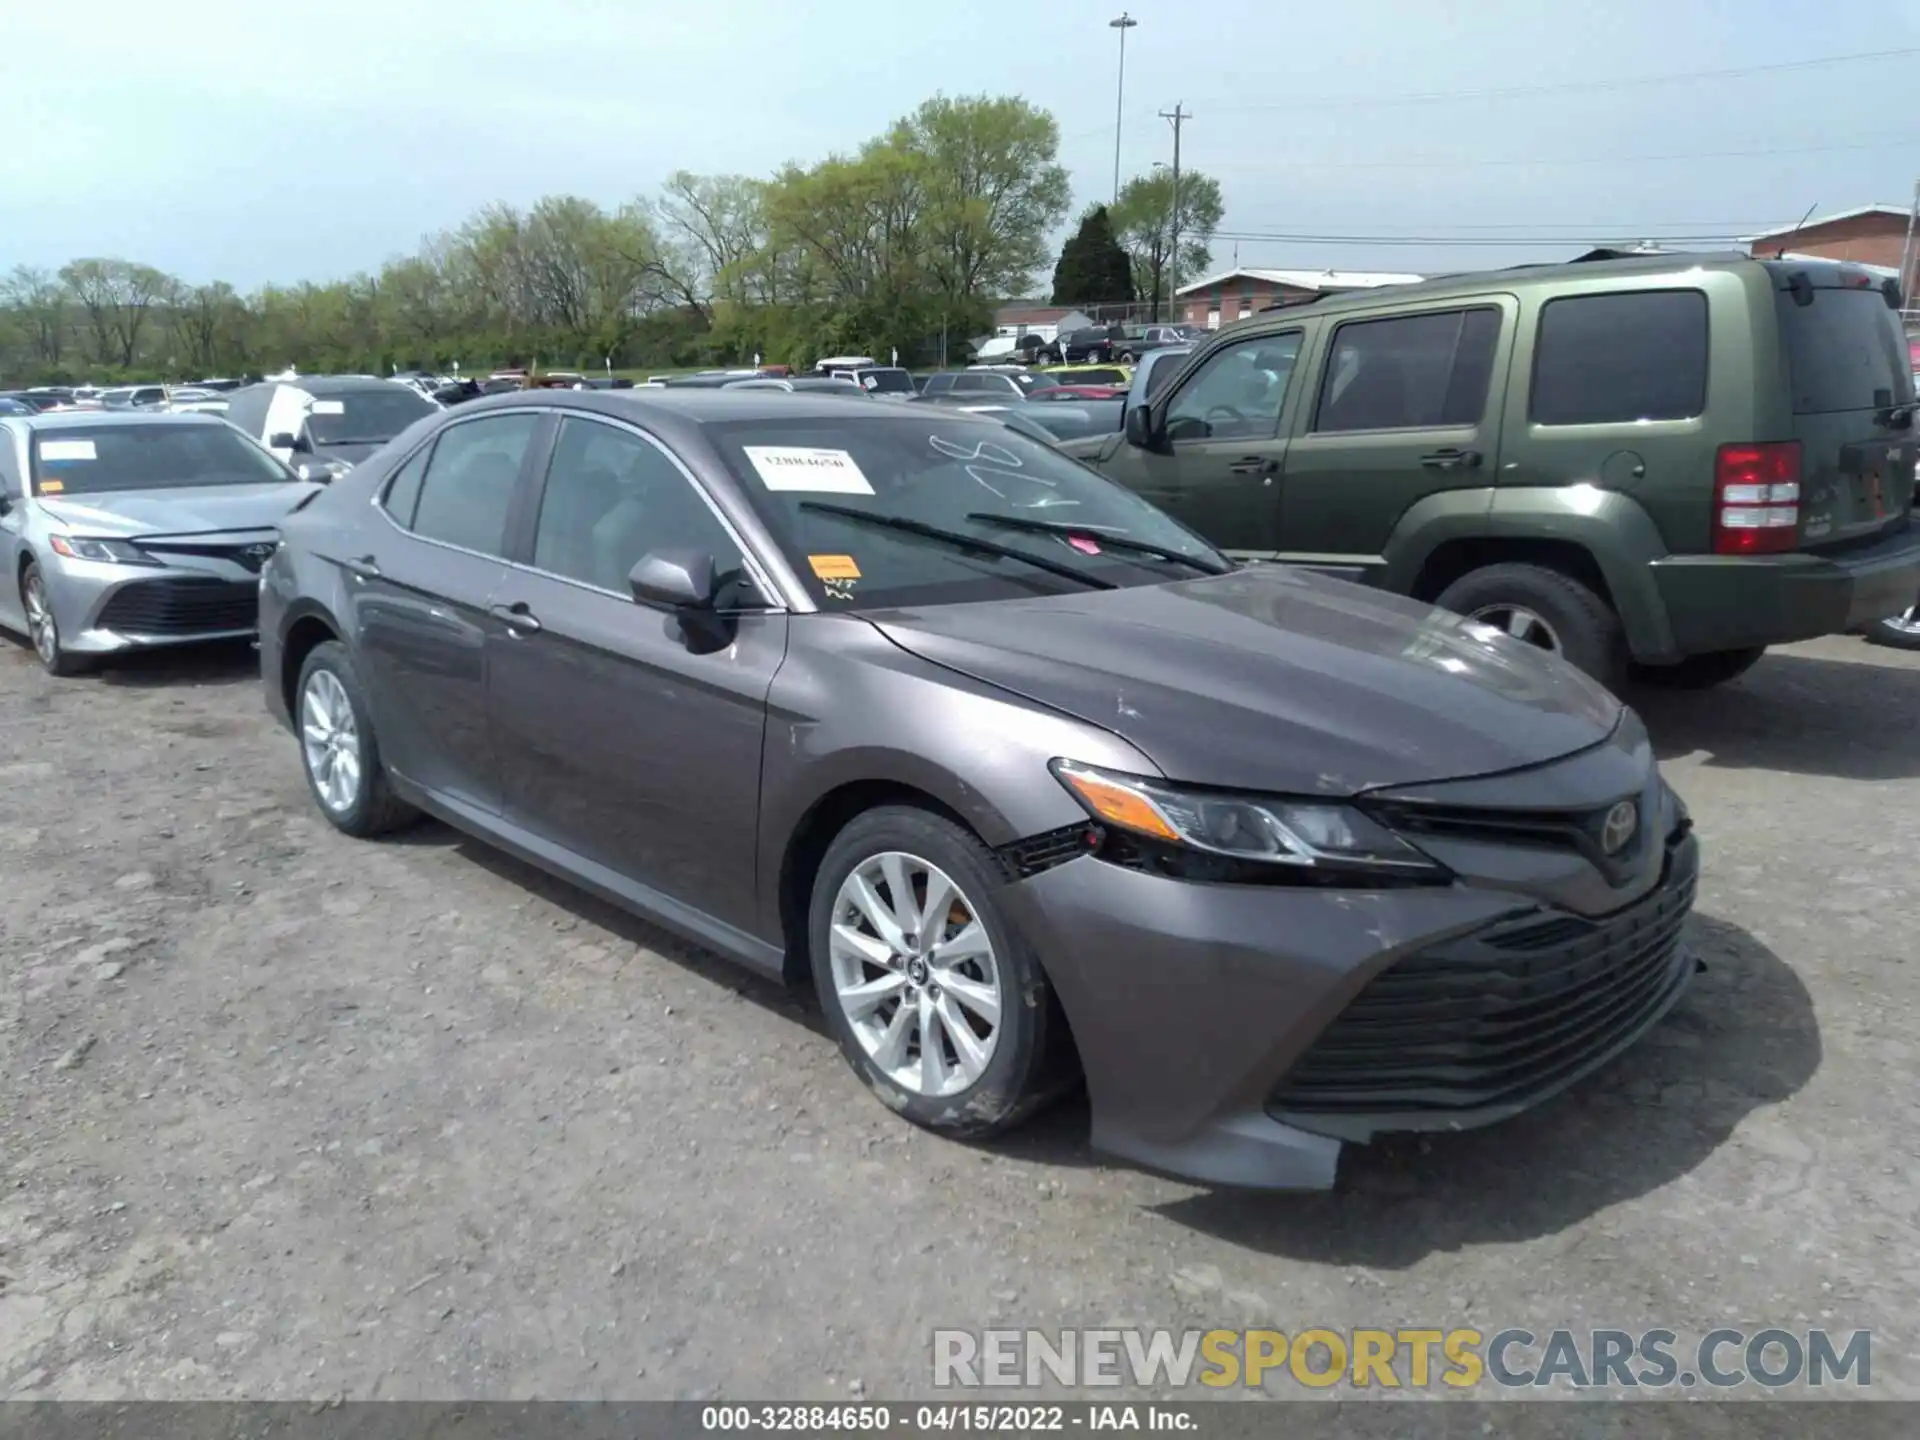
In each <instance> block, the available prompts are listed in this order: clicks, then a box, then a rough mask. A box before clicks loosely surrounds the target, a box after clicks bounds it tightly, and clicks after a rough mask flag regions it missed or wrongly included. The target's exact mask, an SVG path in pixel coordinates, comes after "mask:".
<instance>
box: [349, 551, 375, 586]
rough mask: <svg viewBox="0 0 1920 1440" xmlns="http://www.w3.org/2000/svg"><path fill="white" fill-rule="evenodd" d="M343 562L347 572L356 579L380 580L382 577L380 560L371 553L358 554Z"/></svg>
mask: <svg viewBox="0 0 1920 1440" xmlns="http://www.w3.org/2000/svg"><path fill="white" fill-rule="evenodd" d="M342 563H343V565H344V566H345V568H346V572H347V573H348V574H349V575H352V576H354V577H355V578H356V579H360V580H378V579H379V578H380V562H379V561H378V560H376V559H374V558H373V556H371V555H356V556H355V557H354V558H353V559H351V560H347V561H344V562H342Z"/></svg>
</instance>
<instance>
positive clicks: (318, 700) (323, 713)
mask: <svg viewBox="0 0 1920 1440" xmlns="http://www.w3.org/2000/svg"><path fill="white" fill-rule="evenodd" d="M300 749H301V752H302V753H303V754H304V756H305V757H306V762H307V774H308V775H310V776H311V777H312V778H313V788H314V791H315V792H316V793H317V794H318V795H319V797H320V803H321V804H323V805H325V806H326V807H327V809H328V810H330V811H332V812H333V813H334V814H336V815H339V814H343V813H344V812H346V811H348V810H351V809H352V808H353V805H354V802H355V801H356V800H358V799H359V798H360V728H359V726H358V725H356V724H355V723H354V719H353V704H352V702H351V701H350V700H348V698H347V687H346V686H344V685H342V684H341V683H340V677H339V676H337V675H335V674H334V673H333V672H332V671H331V670H315V671H314V672H313V673H312V674H311V675H309V676H308V677H307V686H306V690H305V692H304V693H303V694H302V695H301V697H300Z"/></svg>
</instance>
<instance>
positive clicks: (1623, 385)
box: [1528, 290, 1707, 425]
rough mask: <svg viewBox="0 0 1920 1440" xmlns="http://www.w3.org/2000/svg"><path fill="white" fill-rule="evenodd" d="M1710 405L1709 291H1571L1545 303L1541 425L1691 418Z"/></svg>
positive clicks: (1538, 395) (1536, 374)
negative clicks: (1560, 297)
mask: <svg viewBox="0 0 1920 1440" xmlns="http://www.w3.org/2000/svg"><path fill="white" fill-rule="evenodd" d="M1706 405H1707V297H1706V296H1705V295H1703V294H1702V293H1701V292H1700V291H1698V290H1647V291H1639V292H1633V293H1620V294H1612V295H1570V296H1568V297H1566V298H1565V299H1562V300H1549V301H1548V302H1547V303H1546V304H1545V305H1544V306H1542V307H1541V309H1540V333H1539V337H1538V338H1537V339H1536V340H1535V342H1534V349H1533V396H1532V399H1531V401H1530V402H1529V409H1528V413H1529V415H1530V416H1531V417H1532V420H1533V423H1534V424H1536V425H1607V424H1620V423H1623V422H1629V421H1634V420H1690V419H1692V418H1693V417H1694V416H1695V415H1698V414H1700V412H1701V411H1703V410H1704V409H1706Z"/></svg>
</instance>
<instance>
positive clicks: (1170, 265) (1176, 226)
mask: <svg viewBox="0 0 1920 1440" xmlns="http://www.w3.org/2000/svg"><path fill="white" fill-rule="evenodd" d="M1160 118H1161V119H1162V120H1165V121H1166V122H1168V123H1169V124H1170V125H1172V126H1173V203H1172V204H1170V205H1169V206H1168V207H1167V223H1168V225H1169V226H1170V227H1171V229H1172V230H1173V239H1172V242H1171V243H1170V244H1169V245H1168V247H1167V304H1168V306H1169V307H1171V306H1173V304H1174V303H1175V296H1174V292H1175V291H1176V290H1178V289H1179V287H1180V127H1181V125H1182V124H1184V123H1185V122H1186V121H1188V120H1191V119H1192V118H1193V116H1192V115H1190V114H1188V113H1187V111H1186V108H1185V102H1183V101H1175V102H1174V106H1173V109H1171V110H1162V111H1161V112H1160ZM1153 302H1154V303H1153V318H1154V319H1155V320H1158V319H1159V318H1160V297H1159V295H1158V294H1157V293H1156V294H1155V295H1154V297H1153Z"/></svg>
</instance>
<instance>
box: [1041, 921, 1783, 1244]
mask: <svg viewBox="0 0 1920 1440" xmlns="http://www.w3.org/2000/svg"><path fill="white" fill-rule="evenodd" d="M1689 936H1690V938H1691V940H1692V941H1693V944H1694V946H1695V948H1696V950H1697V952H1698V953H1699V955H1700V958H1701V959H1703V960H1704V961H1706V963H1707V967H1708V968H1707V970H1706V972H1705V973H1704V974H1699V975H1695V976H1694V978H1693V984H1692V985H1691V986H1690V987H1689V991H1688V993H1687V994H1686V995H1685V996H1684V997H1683V998H1682V999H1681V1002H1680V1004H1679V1005H1678V1006H1676V1007H1675V1008H1674V1010H1673V1011H1672V1012H1671V1013H1670V1014H1669V1015H1668V1016H1667V1017H1666V1019H1664V1020H1663V1021H1662V1022H1661V1023H1660V1024H1659V1025H1658V1026H1656V1027H1655V1028H1654V1029H1653V1030H1652V1031H1651V1032H1650V1033H1648V1034H1647V1035H1645V1036H1643V1037H1642V1038H1641V1040H1640V1042H1639V1043H1638V1044H1637V1045H1636V1046H1634V1048H1633V1049H1631V1050H1629V1051H1628V1052H1627V1053H1626V1054H1625V1055H1623V1056H1621V1057H1620V1058H1619V1059H1618V1060H1616V1061H1615V1062H1614V1063H1613V1064H1612V1065H1610V1066H1608V1067H1607V1068H1606V1069H1605V1070H1603V1071H1601V1072H1600V1073H1599V1074H1598V1075H1593V1076H1589V1077H1588V1078H1587V1079H1585V1080H1583V1081H1581V1082H1580V1083H1579V1084H1577V1085H1576V1086H1575V1087H1574V1088H1573V1090H1572V1091H1570V1092H1569V1093H1567V1094H1565V1095H1562V1096H1560V1097H1558V1098H1557V1099H1555V1100H1553V1101H1550V1102H1548V1103H1547V1104H1546V1105H1544V1106H1542V1107H1541V1108H1539V1109H1537V1110H1534V1111H1530V1112H1528V1113H1527V1114H1525V1115H1522V1116H1519V1117H1518V1118H1516V1119H1513V1120H1510V1121H1507V1122H1506V1123H1504V1124H1500V1125H1494V1126H1489V1127H1488V1128H1486V1129H1484V1130H1474V1131H1469V1132H1466V1133H1462V1134H1457V1135H1433V1136H1430V1137H1415V1136H1391V1137H1388V1138H1386V1139H1384V1140H1382V1141H1380V1142H1379V1143H1377V1144H1375V1145H1372V1146H1365V1147H1353V1148H1350V1149H1349V1150H1348V1151H1347V1154H1346V1155H1345V1156H1344V1157H1342V1158H1343V1163H1342V1166H1341V1183H1340V1187H1339V1189H1338V1190H1336V1191H1334V1192H1333V1193H1331V1194H1307V1195H1285V1194H1279V1195H1276V1194H1258V1193H1252V1192H1247V1191H1228V1190H1216V1191H1208V1192H1205V1193H1203V1194H1200V1195H1195V1196H1192V1197H1189V1198H1187V1199H1184V1200H1177V1201H1173V1202H1170V1203H1168V1204H1165V1205H1160V1206H1156V1207H1154V1208H1155V1209H1156V1210H1158V1211H1159V1213H1161V1214H1163V1215H1165V1216H1166V1217H1167V1218H1169V1219H1171V1220H1175V1221H1178V1222H1179V1223H1180V1224H1183V1225H1188V1226H1191V1227H1192V1228H1194V1229H1196V1230H1200V1231H1204V1232H1205V1233H1207V1234H1209V1235H1213V1236H1216V1237H1218V1238H1220V1239H1223V1240H1227V1241H1230V1242H1232V1243H1233V1244H1236V1245H1245V1246H1247V1247H1249V1248H1251V1249H1254V1250H1259V1251H1262V1252H1264V1253H1268V1254H1274V1255H1284V1256H1287V1257H1289V1258H1292V1259H1298V1260H1309V1261H1315V1262H1318V1263H1321V1264H1328V1265H1363V1266H1368V1267H1370V1268H1375V1269H1382V1270H1400V1269H1405V1268H1407V1267H1408V1266H1411V1265H1415V1264H1417V1263H1419V1262H1420V1261H1421V1260H1422V1259H1424V1258H1425V1257H1426V1256H1428V1255H1430V1254H1432V1253H1434V1252H1436V1251H1449V1250H1459V1249H1463V1248H1465V1247H1466V1246H1469V1245H1485V1244H1510V1243H1513V1242H1516V1241H1525V1240H1534V1239H1538V1238H1540V1237H1542V1236H1546V1235H1552V1234H1556V1233H1558V1232H1559V1231H1562V1230H1565V1229H1566V1228H1567V1227H1569V1226H1571V1225H1574V1224H1577V1223H1579V1222H1581V1221H1583V1220H1586V1219H1588V1218H1590V1217H1591V1216H1593V1215H1595V1214H1597V1213H1598V1212H1599V1211H1602V1210H1604V1209H1606V1208H1608V1207H1609V1206H1613V1205H1618V1204H1620V1203H1621V1202H1622V1201H1626V1200H1633V1199H1637V1198H1638V1197H1640V1196H1642V1195H1646V1194H1648V1193H1649V1192H1651V1191H1654V1190H1657V1189H1659V1188H1660V1187H1661V1186H1663V1185H1666V1184H1669V1183H1671V1182H1672V1181H1674V1180H1676V1179H1678V1178H1680V1177H1681V1176H1683V1175H1685V1174H1687V1173H1688V1172H1689V1171H1691V1170H1693V1169H1694V1168H1695V1167H1696V1166H1698V1165H1699V1164H1700V1163H1701V1162H1702V1161H1704V1160H1706V1158H1707V1157H1708V1156H1709V1155H1711V1154H1712V1153H1713V1152H1714V1151H1715V1150H1716V1149H1717V1148H1718V1147H1719V1146H1720V1145H1721V1144H1722V1143H1723V1142H1724V1141H1725V1140H1726V1139H1727V1137H1728V1136H1729V1135H1731V1134H1732V1133H1733V1129H1734V1127H1735V1126H1736V1125H1738V1124H1739V1123H1740V1122H1741V1121H1742V1120H1743V1119H1745V1118H1746V1116H1747V1115H1749V1114H1751V1113H1752V1112H1753V1111H1754V1110H1756V1109H1759V1108H1760V1107H1762V1106H1766V1105H1777V1104H1779V1103H1780V1102H1781V1101H1783V1100H1786V1099H1787V1098H1788V1097H1790V1096H1792V1095H1793V1094H1794V1093H1795V1092H1796V1091H1798V1090H1799V1089H1800V1088H1801V1087H1802V1086H1803V1085H1805V1084H1806V1083H1807V1081H1808V1079H1809V1078H1811V1077H1812V1075H1813V1073H1814V1071H1815V1070H1816V1069H1817V1068H1818V1067H1819V1064H1820V1031H1819V1027H1818V1025H1817V1024H1816V1022H1815V1019H1814V1013H1813V1002H1812V999H1811V997H1810V996H1809V995H1808V994H1807V991H1806V987H1805V986H1803V985H1802V984H1801V983H1800V977H1799V976H1797V975H1796V974H1794V972H1793V971H1792V970H1791V969H1790V968H1789V967H1788V966H1787V965H1786V963H1785V962H1783V961H1782V960H1781V959H1780V957H1779V956H1777V955H1775V954H1774V953H1773V952H1772V951H1771V950H1769V949H1768V948H1767V947H1766V946H1764V945H1762V944H1761V943H1760V942H1759V941H1757V940H1755V939H1754V938H1753V936H1751V935H1749V934H1748V933H1747V932H1746V931H1745V930H1742V929H1741V928H1740V927H1739V926H1737V925H1732V924H1729V923H1728V922H1726V921H1724V920H1717V919H1713V918H1711V917H1708V916H1704V915H1696V916H1695V918H1694V920H1693V922H1692V925H1691V927H1690V930H1689ZM1083 1148H1084V1147H1083ZM1060 1158H1061V1159H1063V1160H1064V1161H1066V1163H1079V1162H1078V1160H1077V1157H1075V1156H1073V1155H1071V1154H1067V1155H1063V1156H1062V1157H1060Z"/></svg>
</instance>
